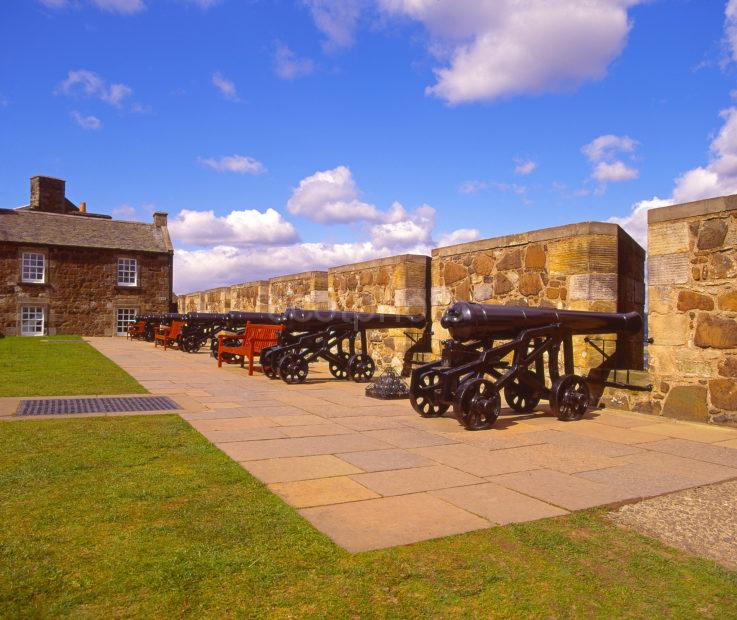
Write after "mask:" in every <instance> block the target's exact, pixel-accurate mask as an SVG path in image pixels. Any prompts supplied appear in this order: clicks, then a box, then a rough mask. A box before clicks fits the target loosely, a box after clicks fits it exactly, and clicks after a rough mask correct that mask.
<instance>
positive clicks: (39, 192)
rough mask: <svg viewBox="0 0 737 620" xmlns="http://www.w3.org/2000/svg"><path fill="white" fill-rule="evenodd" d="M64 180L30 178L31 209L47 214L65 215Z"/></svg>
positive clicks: (40, 177)
mask: <svg viewBox="0 0 737 620" xmlns="http://www.w3.org/2000/svg"><path fill="white" fill-rule="evenodd" d="M65 184H66V183H65V181H64V179H55V178H53V177H43V176H36V177H31V204H30V207H31V209H35V210H37V211H46V212H47V213H66V210H67V209H66V198H65V197H64V186H65Z"/></svg>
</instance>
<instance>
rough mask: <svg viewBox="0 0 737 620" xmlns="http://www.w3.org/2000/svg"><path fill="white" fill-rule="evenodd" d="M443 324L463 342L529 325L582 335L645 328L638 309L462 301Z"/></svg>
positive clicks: (502, 335)
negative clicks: (558, 327)
mask: <svg viewBox="0 0 737 620" xmlns="http://www.w3.org/2000/svg"><path fill="white" fill-rule="evenodd" d="M440 324H441V325H442V326H443V327H444V328H445V329H447V330H448V331H449V332H450V335H451V337H452V338H453V339H454V340H459V341H461V342H463V341H467V340H475V339H478V338H494V339H505V338H515V337H517V336H518V335H519V333H520V332H522V331H524V330H526V329H532V328H535V327H545V326H546V325H555V324H560V325H562V326H563V327H565V328H566V329H568V330H570V332H571V333H573V334H580V335H584V334H589V335H590V334H609V333H629V334H636V333H637V332H639V331H640V330H641V329H642V317H641V316H640V315H639V314H638V313H637V312H627V313H618V312H586V311H583V310H556V309H555V308H528V307H526V306H492V305H487V304H475V303H471V302H467V301H459V302H456V303H454V304H453V305H452V306H450V307H449V308H448V309H447V310H446V311H445V313H444V314H443V318H442V319H441V321H440Z"/></svg>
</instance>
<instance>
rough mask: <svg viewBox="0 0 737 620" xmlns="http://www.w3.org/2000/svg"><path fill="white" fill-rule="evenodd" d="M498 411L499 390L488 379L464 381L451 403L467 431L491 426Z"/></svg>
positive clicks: (499, 409) (499, 402) (499, 408)
mask: <svg viewBox="0 0 737 620" xmlns="http://www.w3.org/2000/svg"><path fill="white" fill-rule="evenodd" d="M500 411H501V398H500V397H499V390H497V388H496V386H495V385H494V384H493V383H492V382H491V381H489V380H488V379H467V380H466V381H464V382H463V383H462V384H461V386H460V388H459V390H458V394H457V395H456V399H455V402H454V403H453V413H455V416H456V417H457V418H458V421H459V422H460V423H461V424H463V426H465V427H466V430H469V431H481V430H486V429H489V428H491V427H492V426H494V422H496V420H497V418H498V417H499V412H500Z"/></svg>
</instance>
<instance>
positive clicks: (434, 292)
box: [430, 286, 452, 308]
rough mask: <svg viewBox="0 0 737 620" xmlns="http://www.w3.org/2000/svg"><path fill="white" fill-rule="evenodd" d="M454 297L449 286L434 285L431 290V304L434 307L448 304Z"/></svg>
mask: <svg viewBox="0 0 737 620" xmlns="http://www.w3.org/2000/svg"><path fill="white" fill-rule="evenodd" d="M451 299H452V295H451V293H450V289H449V288H448V287H447V286H433V287H432V289H431V290H430V305H432V307H433V308H435V307H437V306H443V307H445V306H447V305H448V304H449V303H450V302H451Z"/></svg>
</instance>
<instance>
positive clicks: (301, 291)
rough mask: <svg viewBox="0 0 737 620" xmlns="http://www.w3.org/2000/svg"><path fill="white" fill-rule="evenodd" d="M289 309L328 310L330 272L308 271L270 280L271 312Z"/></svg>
mask: <svg viewBox="0 0 737 620" xmlns="http://www.w3.org/2000/svg"><path fill="white" fill-rule="evenodd" d="M289 307H296V308H306V309H308V310H327V309H328V272H327V271H306V272H305V273H295V274H292V275H288V276H279V277H276V278H271V279H270V280H269V312H284V310H286V309H287V308H289Z"/></svg>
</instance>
